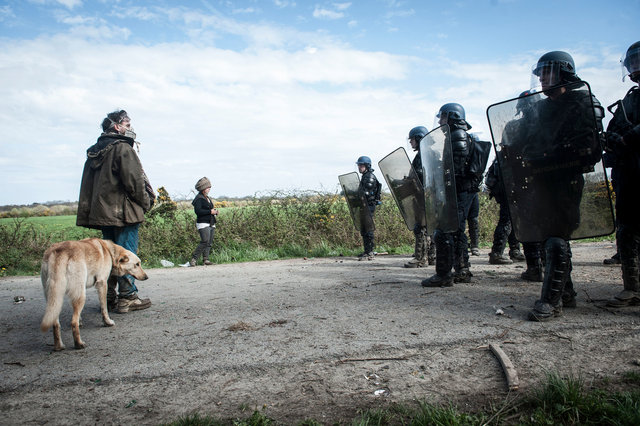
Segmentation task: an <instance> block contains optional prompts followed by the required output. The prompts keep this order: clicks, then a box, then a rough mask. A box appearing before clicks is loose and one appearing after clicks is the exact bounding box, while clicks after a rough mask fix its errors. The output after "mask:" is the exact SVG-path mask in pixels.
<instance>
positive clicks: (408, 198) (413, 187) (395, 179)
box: [378, 148, 427, 231]
mask: <svg viewBox="0 0 640 426" xmlns="http://www.w3.org/2000/svg"><path fill="white" fill-rule="evenodd" d="M378 166H379V167H380V170H381V171H382V175H383V176H384V180H385V181H386V182H387V185H388V186H389V189H390V191H391V195H393V198H394V199H395V200H396V204H397V205H398V210H400V214H402V218H403V219H404V223H405V224H406V225H407V228H409V230H410V231H413V229H414V227H415V225H416V224H419V225H420V226H427V221H426V216H425V211H424V204H425V203H424V190H423V189H422V183H421V182H420V179H419V178H418V174H417V173H416V171H415V170H414V169H413V167H412V166H411V162H410V161H409V157H408V156H407V152H406V151H405V150H404V148H398V149H396V150H395V151H393V152H392V153H391V154H389V155H387V156H386V157H384V158H383V159H382V160H380V161H379V162H378Z"/></svg>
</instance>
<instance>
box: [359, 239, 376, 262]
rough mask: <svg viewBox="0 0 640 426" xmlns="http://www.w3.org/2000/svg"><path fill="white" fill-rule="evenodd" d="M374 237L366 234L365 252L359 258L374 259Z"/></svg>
mask: <svg viewBox="0 0 640 426" xmlns="http://www.w3.org/2000/svg"><path fill="white" fill-rule="evenodd" d="M373 247H374V243H373V237H372V236H371V235H365V236H364V253H362V254H361V255H360V256H358V260H373V256H374V253H373Z"/></svg>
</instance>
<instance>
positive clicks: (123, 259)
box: [118, 254, 129, 264]
mask: <svg viewBox="0 0 640 426" xmlns="http://www.w3.org/2000/svg"><path fill="white" fill-rule="evenodd" d="M127 262H129V256H127V255H126V254H123V255H122V256H120V258H119V259H118V263H120V264H122V263H127Z"/></svg>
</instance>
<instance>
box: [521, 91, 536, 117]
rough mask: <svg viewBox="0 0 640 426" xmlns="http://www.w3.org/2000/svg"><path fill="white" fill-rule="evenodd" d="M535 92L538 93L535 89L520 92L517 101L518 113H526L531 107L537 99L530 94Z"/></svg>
mask: <svg viewBox="0 0 640 426" xmlns="http://www.w3.org/2000/svg"><path fill="white" fill-rule="evenodd" d="M534 93H536V91H535V90H525V91H524V92H522V93H520V95H518V101H517V102H516V113H518V114H519V113H523V114H524V113H525V112H526V111H527V110H528V109H529V108H531V106H532V105H533V103H534V102H535V100H534V97H533V96H529V95H533V94H534Z"/></svg>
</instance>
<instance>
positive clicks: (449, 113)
mask: <svg viewBox="0 0 640 426" xmlns="http://www.w3.org/2000/svg"><path fill="white" fill-rule="evenodd" d="M443 114H444V116H445V117H446V118H447V121H448V120H450V119H454V120H455V119H458V120H460V119H462V120H465V119H466V117H465V115H464V108H462V105H460V104H456V103H449V104H444V105H442V106H441V107H440V111H438V115H436V117H437V118H441V117H442V115H443Z"/></svg>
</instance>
